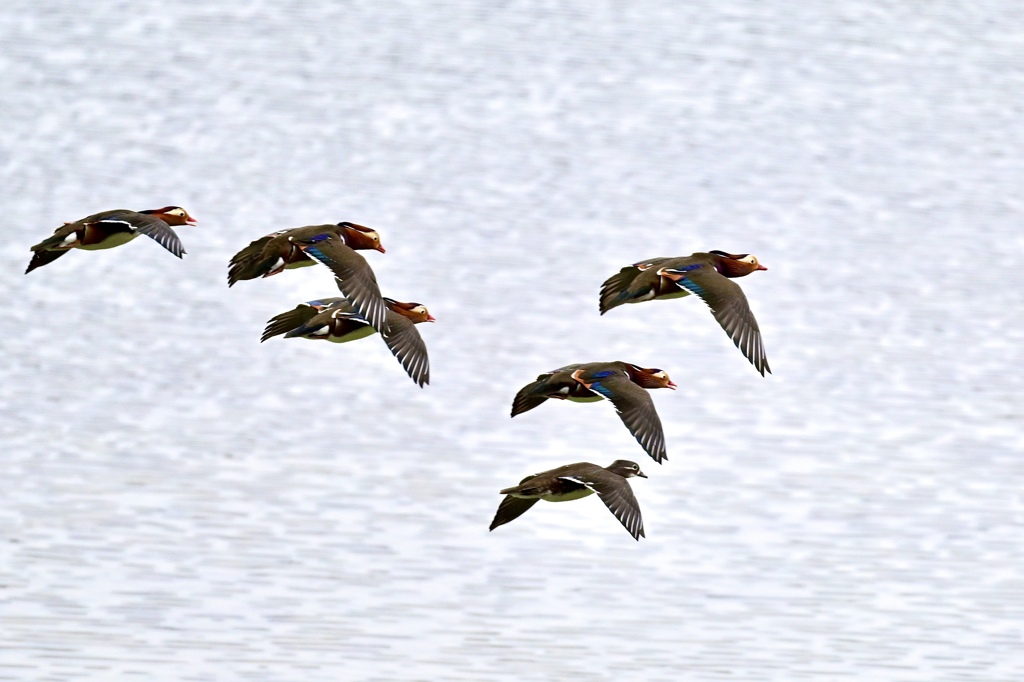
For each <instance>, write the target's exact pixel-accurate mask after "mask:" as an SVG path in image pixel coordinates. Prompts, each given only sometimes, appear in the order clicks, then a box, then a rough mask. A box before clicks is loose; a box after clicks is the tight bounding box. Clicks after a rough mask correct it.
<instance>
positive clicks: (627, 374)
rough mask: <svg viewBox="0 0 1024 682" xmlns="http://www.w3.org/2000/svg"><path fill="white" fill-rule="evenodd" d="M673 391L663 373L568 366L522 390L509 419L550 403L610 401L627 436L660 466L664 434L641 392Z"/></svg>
mask: <svg viewBox="0 0 1024 682" xmlns="http://www.w3.org/2000/svg"><path fill="white" fill-rule="evenodd" d="M675 387H676V385H675V384H674V383H672V380H671V379H669V377H668V374H666V373H665V372H664V371H662V370H660V369H656V368H644V367H639V366H637V365H634V364H631V363H628V362H589V363H584V364H575V365H567V366H565V367H560V368H559V369H556V370H552V371H550V372H546V373H544V374H541V375H540V376H539V377H537V380H536V381H534V382H532V383H530V384H527V385H526V386H524V387H523V388H521V389H520V390H519V392H518V393H516V397H515V398H514V399H513V401H512V416H513V417H515V416H516V415H518V414H522V413H523V412H527V411H529V410H532V409H533V408H535V407H537V406H538V405H540V404H541V403H543V402H544V401H545V400H549V399H558V400H571V401H573V402H595V401H598V400H602V399H604V400H610V401H611V403H612V404H613V405H614V406H615V411H616V412H617V413H618V415H619V418H620V419H621V420H622V423H623V424H624V425H625V426H626V428H627V429H629V432H630V433H631V434H633V437H634V438H636V440H637V442H638V443H640V446H641V447H642V448H643V449H644V451H645V452H646V453H647V454H648V455H650V456H651V457H652V458H653V459H654V461H655V462H658V463H659V464H660V463H661V462H662V461H663V460H665V459H668V454H667V453H666V451H665V432H664V429H663V428H662V426H661V419H660V418H659V417H658V412H657V410H655V408H654V401H652V400H651V396H650V394H648V392H647V391H646V390H644V389H654V388H672V389H674V388H675Z"/></svg>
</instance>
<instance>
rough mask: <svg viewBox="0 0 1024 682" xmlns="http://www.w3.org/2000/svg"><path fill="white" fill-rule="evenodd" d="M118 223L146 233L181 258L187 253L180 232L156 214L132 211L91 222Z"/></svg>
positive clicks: (95, 223) (96, 223)
mask: <svg viewBox="0 0 1024 682" xmlns="http://www.w3.org/2000/svg"><path fill="white" fill-rule="evenodd" d="M118 223H122V224H127V225H130V226H131V227H133V228H135V230H136V231H137V232H139V233H140V234H144V235H146V236H147V237H149V238H150V239H152V240H153V241H155V242H156V243H157V244H159V245H160V246H162V247H164V248H165V249H167V250H168V251H170V252H171V253H173V254H174V255H175V256H177V257H178V258H181V257H182V256H183V255H184V254H185V249H184V247H182V245H181V240H180V239H179V238H178V234H177V233H176V232H175V231H174V230H172V229H171V226H170V225H168V224H167V223H165V222H164V221H162V220H160V219H159V218H157V217H156V216H153V215H149V214H148V213H136V212H134V211H132V212H129V213H128V215H124V216H120V217H117V218H105V219H103V220H97V221H95V222H93V223H91V224H93V225H100V226H102V225H107V224H109V225H115V224H118Z"/></svg>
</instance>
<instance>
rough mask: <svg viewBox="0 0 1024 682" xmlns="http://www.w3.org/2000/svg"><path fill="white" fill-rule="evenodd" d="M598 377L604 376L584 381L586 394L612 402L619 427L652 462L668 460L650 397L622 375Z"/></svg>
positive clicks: (618, 373)
mask: <svg viewBox="0 0 1024 682" xmlns="http://www.w3.org/2000/svg"><path fill="white" fill-rule="evenodd" d="M601 374H605V372H598V373H597V374H596V375H594V377H593V378H594V379H596V380H595V381H593V382H592V383H590V381H589V380H588V383H589V385H590V390H591V391H595V392H597V393H599V394H600V395H602V396H603V397H605V398H607V399H608V400H610V401H612V404H613V405H614V406H615V411H616V412H618V413H619V418H620V419H621V420H622V423H623V424H625V425H626V428H627V429H629V432H630V433H631V434H633V437H634V438H636V441H637V442H638V443H640V447H642V448H643V449H644V451H645V452H646V453H647V454H648V455H650V456H651V457H652V458H653V459H654V461H655V462H657V463H658V464H661V463H662V462H663V461H664V460H666V459H668V454H667V453H666V452H665V430H664V429H663V428H662V426H661V418H660V417H658V411H657V410H656V409H655V408H654V401H653V400H651V394H650V393H648V392H647V390H646V389H643V388H640V387H639V386H637V385H636V384H634V383H633V382H632V381H630V379H629V377H628V376H627V375H626V374H624V373H620V372H612V371H607V376H604V377H602V376H600V375H601Z"/></svg>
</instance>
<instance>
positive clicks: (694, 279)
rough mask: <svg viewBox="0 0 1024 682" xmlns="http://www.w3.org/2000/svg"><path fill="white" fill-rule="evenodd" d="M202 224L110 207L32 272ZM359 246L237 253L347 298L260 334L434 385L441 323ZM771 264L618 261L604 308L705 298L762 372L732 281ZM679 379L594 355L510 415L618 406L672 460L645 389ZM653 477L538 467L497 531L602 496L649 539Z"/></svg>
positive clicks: (524, 392)
mask: <svg viewBox="0 0 1024 682" xmlns="http://www.w3.org/2000/svg"><path fill="white" fill-rule="evenodd" d="M194 224H196V221H195V220H194V219H193V218H192V217H191V216H190V215H189V214H188V212H187V211H186V210H185V209H183V208H181V207H178V206H165V207H163V208H159V209H153V210H149V211H129V210H124V209H119V210H114V211H104V212H102V213H97V214H95V215H91V216H88V217H86V218H82V219H81V220H77V221H75V222H72V223H64V225H63V226H61V227H59V228H57V229H56V230H55V231H54V233H53V235H52V236H50V237H48V238H47V239H44V240H43V241H41V242H40V243H38V244H36V245H35V246H33V247H32V260H31V261H30V262H29V265H28V268H27V269H26V270H25V272H26V273H29V272H32V271H33V270H35V269H36V268H39V267H42V266H44V265H47V264H49V263H51V262H53V261H55V260H57V259H58V258H60V257H61V256H63V255H64V254H65V253H67V252H68V251H70V250H71V249H85V250H98V249H109V248H113V247H115V246H120V245H122V244H125V243H127V242H129V241H131V240H132V239H134V238H135V237H137V236H139V235H140V234H144V235H146V236H148V237H150V238H152V239H154V240H155V241H156V242H157V243H159V244H160V245H161V246H163V247H164V248H165V249H167V250H168V251H170V252H171V253H173V254H174V255H175V256H178V257H179V258H181V257H182V255H183V254H184V253H185V250H184V249H183V248H182V246H181V240H180V239H178V235H177V234H176V233H175V232H174V230H173V229H172V228H173V227H177V226H180V225H194ZM360 250H376V251H379V252H381V253H384V247H383V246H382V245H381V242H380V235H378V234H377V232H376V231H374V230H372V229H370V228H368V227H364V226H362V225H357V224H355V223H350V222H341V223H337V224H336V225H310V226H307V227H297V228H293V229H290V230H282V231H280V232H274V233H273V234H269V235H267V236H265V237H261V238H260V239H257V240H256V241H254V242H252V243H250V244H249V245H248V246H246V247H245V248H244V249H242V250H241V251H239V252H238V253H236V254H235V255H234V256H233V257H232V258H231V261H230V263H229V265H228V286H233V285H234V284H235V283H236V282H238V281H239V280H247V279H257V278H262V277H270V276H272V275H277V274H279V273H281V272H284V271H285V270H287V269H291V268H298V267H303V266H307V265H314V264H316V263H321V264H323V265H325V266H327V268H329V269H330V271H331V273H332V274H333V275H334V281H335V284H336V285H337V287H338V289H339V290H340V292H341V294H342V295H341V296H340V297H329V298H320V299H316V300H313V301H306V302H305V303H300V304H298V305H297V306H296V307H295V308H294V309H293V310H289V311H286V312H283V313H281V314H279V315H275V316H274V317H272V318H271V319H270V320H269V321H268V322H267V326H266V329H265V330H264V332H263V336H262V338H261V339H260V340H261V342H262V341H266V340H267V339H269V338H272V337H274V336H279V335H282V334H283V335H284V338H296V337H299V338H305V339H323V340H327V341H332V342H334V343H347V342H349V341H355V340H357V339H362V338H366V337H368V336H373V335H375V334H380V336H381V338H382V339H383V340H384V343H385V344H386V345H387V347H388V349H390V351H391V353H392V354H393V355H394V356H395V357H396V358H397V359H398V361H399V362H400V363H401V365H402V367H403V368H404V369H405V371H406V373H407V374H408V375H409V377H411V378H412V380H413V381H414V382H416V383H417V384H418V385H419V386H420V387H423V386H425V385H426V384H428V383H429V382H430V362H429V360H428V358H427V347H426V344H424V342H423V338H422V337H421V336H420V333H419V331H417V329H416V327H415V325H417V324H419V323H421V322H433V321H434V318H433V317H432V316H431V315H430V313H429V312H428V311H427V308H426V307H425V306H424V305H422V304H420V303H403V302H401V301H396V300H394V299H391V298H386V297H384V296H382V295H381V292H380V288H379V286H378V285H377V278H376V277H375V276H374V274H373V270H372V269H371V268H370V265H369V263H367V261H366V259H365V258H363V256H362V255H360V254H359V253H357V251H360ZM757 270H767V268H765V267H764V266H763V265H761V264H760V263H758V262H757V258H755V257H754V256H751V255H749V254H730V253H726V252H724V251H710V252H707V253H694V254H692V255H690V256H681V257H677V258H653V259H651V260H647V261H642V262H640V263H635V264H633V265H630V266H627V267H624V268H622V269H621V270H620V271H619V272H618V274H615V275H612V276H611V277H609V278H608V279H607V280H606V281H605V282H604V284H603V285H602V286H601V293H600V304H599V309H600V312H601V314H602V315H604V314H605V313H607V312H608V311H609V310H611V309H612V308H615V307H617V306H620V305H624V304H627V303H640V302H643V301H650V300H654V299H668V298H680V297H683V296H689V295H691V294H692V295H696V296H698V297H699V298H701V299H703V301H704V302H705V303H706V304H707V305H708V307H709V308H710V309H711V312H712V314H713V315H714V316H715V319H716V320H718V323H719V324H720V325H721V326H722V329H724V330H725V332H726V333H727V334H728V335H729V338H730V339H731V340H732V341H733V343H734V344H735V345H736V347H737V348H739V349H740V351H741V352H742V353H743V355H744V356H745V357H746V358H747V360H749V361H750V363H751V364H752V365H753V366H754V367H755V369H757V371H759V372H760V373H761V375H762V376H764V373H765V372H769V373H770V372H771V369H769V367H768V361H767V359H766V358H765V352H764V345H763V344H762V342H761V332H760V330H759V329H758V326H757V321H756V320H755V319H754V315H753V313H751V312H750V306H749V305H748V303H747V298H746V296H744V294H743V290H742V289H740V287H739V285H738V284H736V282H734V281H733V280H734V279H735V278H737V277H743V276H745V275H749V274H750V273H752V272H755V271H757ZM675 387H676V385H675V384H674V383H672V380H671V379H669V377H668V374H666V373H665V372H664V371H662V370H660V369H655V368H644V367H639V366H637V365H633V364H631V363H628V362H590V363H583V364H575V365H568V366H566V367H561V368H559V369H556V370H552V371H550V372H545V373H544V374H541V375H540V376H539V377H537V380H536V381H534V382H532V383H530V384H527V385H526V386H524V387H523V388H522V389H520V390H519V392H518V393H517V394H516V396H515V399H514V400H513V401H512V416H513V417H515V416H516V415H519V414H522V413H523V412H527V411H529V410H532V409H533V408H535V407H537V406H538V405H540V404H541V403H543V402H545V401H546V400H550V399H558V400H571V401H575V402H594V401H600V400H608V401H611V403H612V405H614V407H615V411H616V412H617V413H618V415H619V418H620V419H621V420H622V423H623V424H624V425H625V426H626V428H627V429H628V430H629V432H630V433H631V434H632V435H633V437H634V438H636V440H637V442H638V443H639V444H640V447H642V448H643V449H644V451H645V452H646V453H647V454H648V455H650V456H651V458H652V459H654V461H655V462H658V463H659V464H660V463H661V462H663V461H664V460H665V459H667V458H668V456H667V454H666V450H665V433H664V430H663V429H662V425H661V419H660V418H659V417H658V413H657V411H656V410H655V408H654V402H653V401H652V400H651V397H650V394H648V392H647V390H646V389H655V388H671V389H674V388H675ZM633 476H641V477H643V478H647V475H646V474H644V473H643V472H642V471H640V467H639V465H637V463H636V462H632V461H629V460H622V459H620V460H616V461H614V462H612V463H611V464H610V465H608V466H607V467H602V466H598V465H596V464H590V463H589V462H578V463H576V464H567V465H565V466H562V467H558V468H557V469H552V470H550V471H545V472H542V473H539V474H533V475H531V476H527V477H526V478H524V479H523V480H522V481H521V482H520V483H519V485H517V486H513V487H510V488H505V489H504V490H502V491H501V493H500V494H502V495H505V498H504V499H503V500H502V501H501V504H500V505H499V506H498V511H497V513H496V514H495V516H494V520H493V521H492V522H491V525H490V529H491V530H494V529H495V528H497V527H498V526H501V525H504V524H506V523H508V522H510V521H512V520H514V519H516V518H518V517H519V516H521V515H522V514H524V513H525V512H526V511H527V510H528V509H529V508H530V507H532V506H533V505H534V504H536V503H537V501H538V500H545V501H548V502H564V501H568V500H576V499H579V498H581V497H587V496H588V495H592V494H594V493H597V495H598V497H600V499H601V501H602V502H604V504H605V505H606V506H607V507H608V509H609V510H610V511H611V512H612V514H613V515H614V516H615V517H616V518H617V519H618V520H619V522H620V523H621V524H622V525H623V526H624V527H625V528H626V530H627V531H629V533H630V535H632V536H633V538H634V539H636V540H639V539H640V538H641V537H643V536H644V527H643V518H642V517H641V515H640V506H639V504H638V503H637V501H636V497H635V496H634V495H633V490H632V488H631V487H630V485H629V483H628V481H627V479H629V478H632V477H633Z"/></svg>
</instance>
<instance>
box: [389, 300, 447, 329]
mask: <svg viewBox="0 0 1024 682" xmlns="http://www.w3.org/2000/svg"><path fill="white" fill-rule="evenodd" d="M384 304H385V305H386V306H387V307H388V310H393V311H395V312H396V313H398V314H399V315H401V316H402V317H407V318H409V319H410V320H412V323H413V324H419V323H420V322H434V321H435V320H434V317H433V316H432V315H431V314H430V313H429V312H427V306H425V305H423V304H422V303H402V302H401V301H396V300H395V299H393V298H385V299H384Z"/></svg>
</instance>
